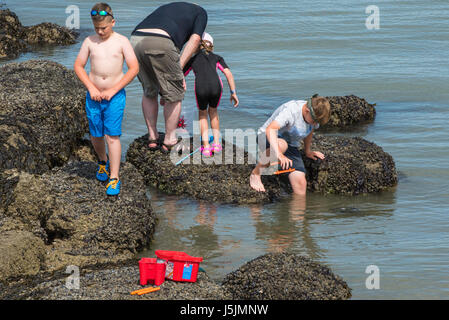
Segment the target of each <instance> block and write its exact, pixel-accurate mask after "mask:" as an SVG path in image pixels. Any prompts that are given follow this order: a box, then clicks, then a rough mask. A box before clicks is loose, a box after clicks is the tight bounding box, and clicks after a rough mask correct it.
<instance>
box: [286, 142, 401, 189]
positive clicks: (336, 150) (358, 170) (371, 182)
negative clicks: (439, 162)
mask: <svg viewBox="0 0 449 320" xmlns="http://www.w3.org/2000/svg"><path fill="white" fill-rule="evenodd" d="M312 149H313V150H317V151H320V152H322V153H323V154H324V155H325V159H324V160H323V161H321V160H317V161H314V160H312V159H309V158H307V157H306V156H305V154H304V150H301V154H302V158H303V160H304V165H305V167H306V170H307V174H306V179H307V187H308V190H309V191H313V192H321V193H335V194H347V195H357V194H362V193H372V192H379V191H382V190H386V189H388V188H391V187H393V186H395V185H396V184H397V182H398V178H397V172H396V166H395V163H394V160H393V157H392V156H391V155H389V154H388V153H386V152H385V151H383V149H382V148H381V147H379V146H377V145H376V144H375V143H373V142H369V141H366V140H365V139H363V138H360V137H353V138H347V137H339V136H324V135H315V136H314V137H313V140H312ZM284 185H287V184H284Z"/></svg>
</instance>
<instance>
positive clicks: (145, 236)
mask: <svg viewBox="0 0 449 320" xmlns="http://www.w3.org/2000/svg"><path fill="white" fill-rule="evenodd" d="M95 170H96V163H92V162H70V163H69V164H67V165H65V166H64V167H58V168H54V169H53V170H52V171H50V172H48V173H44V174H42V175H35V174H29V173H26V172H20V173H19V174H18V177H17V178H12V179H11V182H10V186H11V187H12V188H13V189H12V191H11V192H10V194H9V195H8V196H7V201H5V200H3V202H4V203H6V205H5V207H4V213H3V214H2V218H1V219H0V221H4V222H3V224H2V231H10V229H14V230H20V231H22V232H27V233H28V234H32V235H33V236H34V237H37V238H38V239H40V241H41V242H43V243H45V255H44V259H43V261H42V262H41V270H40V271H41V272H52V271H56V270H61V269H65V268H66V267H67V266H68V265H76V266H78V267H80V268H82V267H85V266H91V265H98V264H113V263H118V262H123V261H127V260H129V259H132V258H133V257H134V256H135V254H136V252H137V251H138V250H141V249H142V248H144V247H145V246H147V245H148V244H149V241H150V239H151V237H152V234H153V232H154V226H155V224H156V217H155V214H154V212H153V210H152V207H151V204H150V201H149V199H148V197H147V196H146V187H145V185H144V182H143V179H142V177H141V175H140V174H139V173H138V172H137V170H136V169H135V168H134V167H133V166H132V165H131V164H129V163H124V164H122V167H121V171H120V172H121V175H122V178H121V180H122V191H121V194H120V196H119V197H108V196H107V195H106V192H105V184H104V183H101V182H99V181H97V180H96V178H95ZM5 221H6V222H8V223H6V222H5ZM4 237H5V235H4V232H2V233H1V234H0V243H2V242H4ZM2 255H3V253H2V252H0V256H2ZM2 261H3V260H2Z"/></svg>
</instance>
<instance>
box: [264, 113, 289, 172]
mask: <svg viewBox="0 0 449 320" xmlns="http://www.w3.org/2000/svg"><path fill="white" fill-rule="evenodd" d="M280 128H281V126H280V124H279V122H277V121H276V120H273V121H272V122H271V123H270V124H269V125H268V127H267V128H266V129H265V135H266V136H267V140H268V142H269V143H270V149H271V150H272V151H273V152H274V154H275V155H276V157H277V158H278V159H279V162H280V164H281V167H282V169H284V170H285V169H288V168H290V167H291V166H292V163H293V162H292V160H290V159H289V158H287V157H286V156H285V155H284V154H283V153H282V152H281V150H279V143H278V131H279V129H280Z"/></svg>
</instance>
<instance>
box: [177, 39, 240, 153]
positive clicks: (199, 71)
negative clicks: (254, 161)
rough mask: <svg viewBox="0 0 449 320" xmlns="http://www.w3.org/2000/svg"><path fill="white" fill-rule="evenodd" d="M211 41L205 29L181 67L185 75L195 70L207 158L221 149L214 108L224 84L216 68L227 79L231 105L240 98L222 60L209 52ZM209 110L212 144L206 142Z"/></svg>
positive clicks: (207, 138)
mask: <svg viewBox="0 0 449 320" xmlns="http://www.w3.org/2000/svg"><path fill="white" fill-rule="evenodd" d="M213 41H214V40H213V38H212V37H211V35H210V34H208V33H207V32H204V33H203V36H202V40H201V44H200V48H199V52H198V53H197V54H196V55H195V56H193V57H192V58H191V59H190V60H189V61H188V62H187V64H186V65H185V67H184V76H187V75H188V74H189V72H190V70H193V72H194V73H195V97H196V103H197V107H198V112H199V122H200V130H201V137H202V141H203V145H202V146H201V153H202V154H203V156H206V157H210V156H211V155H212V153H218V152H220V151H221V149H222V147H221V144H220V140H219V139H220V122H219V119H218V112H217V107H218V105H219V104H220V100H221V96H222V93H223V83H222V82H221V79H220V76H219V75H218V69H220V70H221V71H222V72H223V73H224V75H225V76H226V79H227V80H228V84H229V89H230V90H231V102H232V103H233V104H234V107H237V106H238V104H239V99H238V98H237V94H236V92H235V82H234V77H233V75H232V73H231V70H230V69H229V67H228V66H227V64H226V63H225V61H224V59H223V58H222V57H221V56H219V55H217V54H215V53H213V52H212V51H213V49H214V45H213ZM208 107H209V108H208ZM208 113H209V117H210V126H211V127H212V132H213V135H214V141H213V143H212V144H211V145H209V134H208V131H209V128H208V124H207V114H208Z"/></svg>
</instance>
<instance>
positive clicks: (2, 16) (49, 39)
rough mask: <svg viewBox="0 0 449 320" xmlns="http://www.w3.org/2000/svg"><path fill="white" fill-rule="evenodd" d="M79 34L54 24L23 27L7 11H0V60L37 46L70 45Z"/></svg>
mask: <svg viewBox="0 0 449 320" xmlns="http://www.w3.org/2000/svg"><path fill="white" fill-rule="evenodd" d="M78 36H79V33H78V32H76V31H74V30H71V29H68V28H66V27H62V26H59V25H57V24H54V23H50V22H44V23H40V24H38V25H35V26H23V25H22V23H21V22H20V21H19V18H18V17H17V15H16V14H15V13H14V12H12V11H10V10H9V9H3V10H0V59H14V58H16V57H17V56H18V55H19V54H20V53H23V52H25V51H28V50H30V49H32V47H33V46H39V45H70V44H74V43H75V42H76V39H77V38H78Z"/></svg>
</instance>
